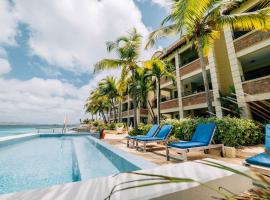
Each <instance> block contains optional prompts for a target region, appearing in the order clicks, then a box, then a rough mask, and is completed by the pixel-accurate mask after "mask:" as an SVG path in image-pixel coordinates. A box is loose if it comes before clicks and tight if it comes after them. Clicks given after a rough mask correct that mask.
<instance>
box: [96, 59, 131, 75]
mask: <svg viewBox="0 0 270 200" xmlns="http://www.w3.org/2000/svg"><path fill="white" fill-rule="evenodd" d="M125 64H126V62H125V61H124V60H121V59H103V60H101V61H99V62H98V63H96V64H95V70H94V72H98V71H101V70H106V69H117V68H119V67H121V66H123V65H125Z"/></svg>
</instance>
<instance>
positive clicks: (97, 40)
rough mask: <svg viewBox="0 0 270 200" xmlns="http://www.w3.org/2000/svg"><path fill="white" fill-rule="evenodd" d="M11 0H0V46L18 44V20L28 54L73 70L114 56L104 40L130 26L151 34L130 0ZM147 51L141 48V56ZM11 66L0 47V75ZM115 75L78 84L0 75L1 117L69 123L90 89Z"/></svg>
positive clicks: (86, 68)
mask: <svg viewBox="0 0 270 200" xmlns="http://www.w3.org/2000/svg"><path fill="white" fill-rule="evenodd" d="M13 4H14V7H11V4H9V0H0V24H1V27H2V28H1V32H0V45H1V44H6V45H16V41H15V36H16V34H18V32H19V31H18V30H17V27H18V24H19V23H24V24H26V25H27V27H28V30H29V31H30V33H29V37H30V38H29V41H28V44H29V47H30V51H31V54H32V55H37V56H39V57H40V58H42V59H44V60H46V61H47V62H48V64H49V66H50V64H52V66H55V65H57V66H58V67H60V68H63V69H64V70H71V71H74V72H76V73H83V72H86V71H89V70H92V69H93V65H94V64H95V63H96V62H97V61H99V60H100V59H102V58H104V57H110V56H113V55H109V54H108V53H107V52H106V47H105V42H106V41H108V40H115V39H116V38H117V37H119V36H120V35H123V34H126V33H127V31H128V30H131V29H132V28H133V27H136V28H137V29H138V31H139V32H140V33H141V34H142V35H143V36H147V35H148V33H149V31H148V29H147V28H146V26H145V25H144V24H143V22H142V16H141V13H140V11H139V9H138V8H137V7H136V5H135V4H134V2H133V0H102V1H98V0H57V1H56V0H39V1H37V0H13ZM151 55H152V52H144V54H143V57H144V58H146V57H150V56H151ZM36 67H41V66H40V65H39V66H38V65H37V66H36ZM10 70H11V66H10V64H9V62H8V60H7V58H6V52H5V51H4V50H3V49H2V48H0V74H4V73H8V72H9V71H10ZM43 72H45V73H47V74H51V75H52V77H53V76H54V77H56V78H57V77H58V76H59V75H60V74H59V73H58V72H57V69H56V70H54V69H51V68H46V69H45V68H43ZM119 74H120V73H119V70H110V71H105V72H101V73H99V74H97V75H96V76H95V77H94V78H93V79H92V80H90V82H89V83H87V84H86V85H84V86H82V87H76V86H74V85H72V84H69V83H66V82H64V81H60V80H57V79H42V78H37V77H33V78H32V79H29V80H17V79H5V78H0V94H1V95H0V113H1V115H0V121H21V122H36V123H62V122H63V118H64V116H65V114H67V115H68V118H69V121H70V122H78V121H79V118H81V117H82V116H84V111H83V105H84V103H85V100H86V98H87V96H88V95H89V91H90V90H91V89H93V88H94V87H96V85H97V82H98V81H99V80H101V79H102V78H104V77H106V76H107V75H115V76H119Z"/></svg>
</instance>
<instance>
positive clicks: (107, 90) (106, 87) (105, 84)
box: [98, 76, 120, 122]
mask: <svg viewBox="0 0 270 200" xmlns="http://www.w3.org/2000/svg"><path fill="white" fill-rule="evenodd" d="M98 88H99V91H100V94H101V95H105V96H107V97H108V98H109V100H110V102H111V105H112V110H113V113H114V122H116V106H115V103H116V100H117V99H118V98H119V97H120V94H119V91H118V86H117V81H116V78H115V77H112V76H107V77H106V78H104V79H102V80H101V82H100V83H99V84H98Z"/></svg>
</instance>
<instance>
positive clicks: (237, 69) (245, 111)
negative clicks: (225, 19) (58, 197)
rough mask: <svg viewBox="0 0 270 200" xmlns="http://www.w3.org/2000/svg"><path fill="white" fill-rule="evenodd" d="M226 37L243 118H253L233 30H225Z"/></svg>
mask: <svg viewBox="0 0 270 200" xmlns="http://www.w3.org/2000/svg"><path fill="white" fill-rule="evenodd" d="M224 35H225V40H226V45H227V51H228V56H229V61H230V67H231V71H232V78H233V83H234V87H235V93H236V96H237V103H238V106H239V108H242V112H241V116H242V117H244V118H251V113H250V110H249V108H248V105H247V103H246V100H245V95H244V90H243V85H242V80H241V71H242V66H241V64H240V62H239V60H238V58H237V56H236V52H235V48H234V43H233V36H232V31H231V29H230V28H224Z"/></svg>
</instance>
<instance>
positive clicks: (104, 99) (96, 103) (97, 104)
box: [85, 88, 111, 123]
mask: <svg viewBox="0 0 270 200" xmlns="http://www.w3.org/2000/svg"><path fill="white" fill-rule="evenodd" d="M110 108H111V101H110V99H109V98H108V96H106V95H102V94H101V92H100V90H99V89H98V88H97V89H95V90H94V91H92V92H91V94H90V96H89V97H88V99H87V101H86V104H85V109H86V113H92V114H98V113H100V114H101V116H102V118H103V120H104V122H105V123H107V122H108V120H107V119H106V116H105V112H108V110H109V109H110Z"/></svg>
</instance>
